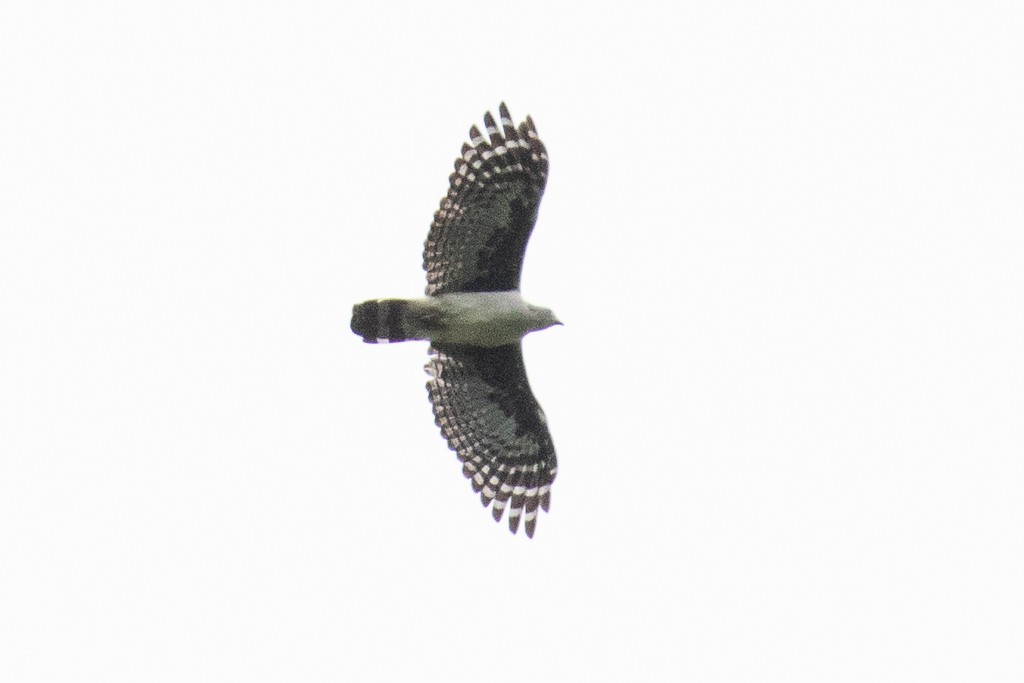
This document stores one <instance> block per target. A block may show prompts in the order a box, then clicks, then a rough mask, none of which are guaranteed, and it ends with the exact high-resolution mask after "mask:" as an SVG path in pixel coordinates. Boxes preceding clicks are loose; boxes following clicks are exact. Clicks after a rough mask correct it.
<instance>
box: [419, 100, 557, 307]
mask: <svg viewBox="0 0 1024 683" xmlns="http://www.w3.org/2000/svg"><path fill="white" fill-rule="evenodd" d="M498 114H499V118H500V120H501V128H500V130H499V127H498V125H497V124H496V123H495V121H494V117H493V116H491V113H490V112H487V114H486V115H485V116H484V126H485V129H486V132H487V136H486V137H485V136H484V135H482V134H481V133H480V131H479V129H478V128H477V127H476V126H473V127H472V128H470V131H469V137H470V143H471V144H464V145H463V146H462V155H461V156H459V157H458V158H457V159H456V160H455V172H454V173H452V174H451V176H450V177H449V183H450V185H449V189H448V194H447V196H446V197H445V198H444V199H442V200H441V207H440V208H439V209H438V210H437V212H436V213H435V214H434V222H433V224H431V226H430V233H429V234H428V236H427V242H426V245H425V247H424V250H423V269H424V270H426V271H427V294H428V295H436V294H445V293H449V292H499V291H506V290H510V289H518V288H519V276H520V273H521V272H522V267H523V255H524V253H525V251H526V243H527V242H528V241H529V239H530V233H531V232H532V231H533V225H534V223H535V222H536V220H537V210H538V208H539V206H540V200H541V197H542V196H543V194H544V186H545V184H546V183H547V177H548V155H547V151H546V150H545V149H544V143H542V142H541V141H540V138H539V137H538V136H537V129H536V127H535V126H534V125H533V120H532V119H531V118H530V117H526V121H524V122H523V123H521V124H519V128H518V129H516V128H515V126H514V125H513V123H512V117H511V116H510V115H509V113H508V108H507V107H506V106H505V103H504V102H503V103H502V104H501V106H500V107H499V109H498Z"/></svg>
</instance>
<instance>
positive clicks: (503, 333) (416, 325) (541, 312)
mask: <svg viewBox="0 0 1024 683" xmlns="http://www.w3.org/2000/svg"><path fill="white" fill-rule="evenodd" d="M409 304H410V305H409V310H408V312H407V313H406V317H405V324H406V329H407V330H408V331H409V332H410V333H411V334H412V335H413V336H415V337H416V338H417V339H429V340H430V341H431V342H433V343H436V344H454V345H458V346H484V347H494V346H505V345H506V344H515V343H516V342H518V341H519V340H520V339H522V338H523V336H524V335H525V334H527V333H529V332H535V331H537V330H543V329H545V328H548V327H551V326H552V325H561V323H560V322H559V321H558V319H557V318H556V317H555V314H554V313H552V312H551V309H549V308H543V307H541V306H534V305H533V304H529V303H527V302H526V301H525V300H524V299H523V297H522V295H521V294H520V293H519V291H518V290H512V291H507V292H458V293H452V294H440V295H437V296H428V297H424V298H421V299H412V300H410V301H409Z"/></svg>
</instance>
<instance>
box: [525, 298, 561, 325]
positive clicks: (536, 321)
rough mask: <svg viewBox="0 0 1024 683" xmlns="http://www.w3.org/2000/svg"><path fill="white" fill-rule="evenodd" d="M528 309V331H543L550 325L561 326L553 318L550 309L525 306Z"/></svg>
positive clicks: (558, 321) (559, 322) (557, 320)
mask: <svg viewBox="0 0 1024 683" xmlns="http://www.w3.org/2000/svg"><path fill="white" fill-rule="evenodd" d="M527 306H529V308H530V331H531V332H536V331H537V330H545V329H547V328H549V327H551V326H552V325H561V324H562V321H561V320H559V319H558V318H556V317H555V314H554V312H553V311H552V310H551V309H550V308H544V307H543V306H534V305H533V304H527Z"/></svg>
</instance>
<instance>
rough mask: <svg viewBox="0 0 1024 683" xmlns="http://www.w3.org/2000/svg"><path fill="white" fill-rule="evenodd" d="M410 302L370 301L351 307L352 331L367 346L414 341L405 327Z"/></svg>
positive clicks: (397, 300)
mask: <svg viewBox="0 0 1024 683" xmlns="http://www.w3.org/2000/svg"><path fill="white" fill-rule="evenodd" d="M410 303H411V302H410V301H408V300H406V299H372V300H370V301H364V302H363V303H361V304H356V305H355V306H353V307H352V331H353V332H355V333H356V334H358V335H359V336H360V337H362V338H363V341H364V342H366V343H367V344H378V343H381V342H399V341H408V340H410V339H415V338H416V337H415V336H413V334H412V332H411V330H409V329H408V326H407V322H406V321H407V317H408V316H407V315H406V314H407V313H408V312H409V309H410V308H411V306H410Z"/></svg>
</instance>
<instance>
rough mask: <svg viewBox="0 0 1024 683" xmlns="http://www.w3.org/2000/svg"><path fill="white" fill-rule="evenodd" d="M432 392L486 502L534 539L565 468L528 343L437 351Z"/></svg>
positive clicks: (439, 416) (439, 418)
mask: <svg viewBox="0 0 1024 683" xmlns="http://www.w3.org/2000/svg"><path fill="white" fill-rule="evenodd" d="M426 369H427V373H428V374H429V375H431V379H430V380H429V381H428V382H427V392H428V393H429V395H430V402H431V404H433V407H434V417H435V422H436V423H437V426H438V427H440V428H441V433H442V434H443V435H444V437H445V439H447V441H448V445H449V446H450V447H451V449H452V450H454V451H455V452H456V454H457V455H458V457H459V460H460V461H462V463H463V470H462V471H463V474H465V475H466V477H468V478H469V479H470V480H471V484H472V486H473V490H474V491H476V492H478V493H479V494H480V500H481V502H482V503H483V504H484V506H485V507H486V506H487V505H490V504H492V503H493V508H492V514H493V516H494V519H495V521H500V520H501V517H502V515H503V514H504V511H505V509H506V508H507V509H508V514H509V519H508V523H509V528H510V529H511V530H512V532H513V533H515V532H516V530H517V529H518V528H519V523H520V520H523V521H524V526H525V528H526V534H527V536H531V537H532V536H533V532H534V529H535V528H536V525H537V515H538V512H537V508H538V506H539V507H541V508H543V509H544V511H547V510H548V506H549V505H550V500H551V483H552V482H553V481H554V480H555V475H556V473H557V472H558V463H557V461H556V459H555V448H554V444H553V443H552V442H551V434H550V433H549V432H548V427H547V420H546V419H545V417H544V411H542V410H541V408H540V405H539V404H538V403H537V399H535V398H534V396H533V392H532V391H530V384H529V382H528V381H527V378H526V367H525V366H524V365H523V353H522V346H521V345H520V344H510V345H508V346H499V347H495V348H483V347H475V346H445V347H435V346H431V348H430V361H429V362H428V363H427V368H426Z"/></svg>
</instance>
